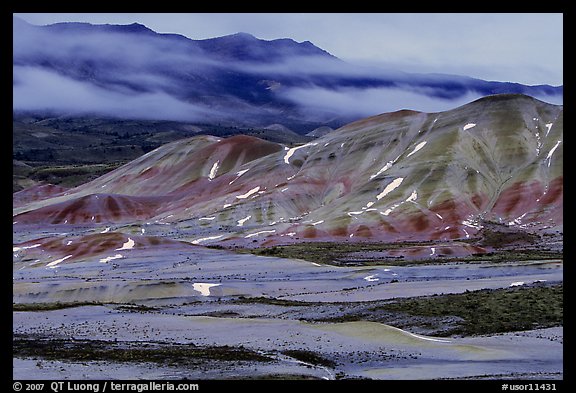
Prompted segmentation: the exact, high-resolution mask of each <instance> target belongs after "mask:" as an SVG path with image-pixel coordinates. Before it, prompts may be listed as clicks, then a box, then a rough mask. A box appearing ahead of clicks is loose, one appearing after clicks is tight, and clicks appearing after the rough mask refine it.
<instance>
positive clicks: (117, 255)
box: [100, 254, 123, 263]
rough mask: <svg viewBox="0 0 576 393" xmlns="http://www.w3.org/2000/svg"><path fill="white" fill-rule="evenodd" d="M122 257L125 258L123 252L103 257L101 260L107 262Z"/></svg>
mask: <svg viewBox="0 0 576 393" xmlns="http://www.w3.org/2000/svg"><path fill="white" fill-rule="evenodd" d="M120 258H123V256H122V254H116V255H112V256H109V257H106V258H102V259H100V262H102V263H106V262H110V261H113V260H114V259H120Z"/></svg>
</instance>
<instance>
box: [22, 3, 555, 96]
mask: <svg viewBox="0 0 576 393" xmlns="http://www.w3.org/2000/svg"><path fill="white" fill-rule="evenodd" d="M14 15H16V16H18V17H20V18H22V19H24V20H26V21H28V22H29V23H32V24H37V25H44V24H51V23H56V22H65V21H74V22H90V23H98V24H100V23H111V24H130V23H134V22H138V23H141V24H144V25H146V26H147V27H149V28H150V29H152V30H154V31H156V32H159V33H177V34H182V35H184V36H186V37H189V38H192V39H204V38H212V37H218V36H223V35H228V34H234V33H237V32H246V33H250V34H252V35H254V36H256V37H257V38H260V39H265V40H272V39H277V38H292V39H294V40H296V41H298V42H301V41H311V42H312V43H313V44H315V45H316V46H318V47H320V48H322V49H324V50H327V51H328V52H330V53H331V54H333V55H334V56H336V57H339V58H340V59H342V60H345V61H348V62H353V63H357V64H359V63H362V64H370V65H377V66H382V67H392V68H395V69H399V70H402V71H409V72H440V73H450V74H458V75H466V76H472V77H476V78H481V79H485V80H496V81H510V82H518V83H523V84H528V85H538V84H549V85H554V86H557V85H561V84H563V83H564V82H563V15H562V14H560V13H520V14H513V13H505V14H495V13H489V14H474V13H466V14H459V13H446V14H432V13H424V14H417V13H413V14H398V13H394V14H379V13H371V14H360V13H328V14H323V13H272V14H268V13H246V14H242V13H231V14H230V13H229V14H227V13H217V14H187V13H177V14H173V13H159V14H155V13H121V14H113V13H59V14H58V13H42V14H30V13H27V14H22V13H16V14H14Z"/></svg>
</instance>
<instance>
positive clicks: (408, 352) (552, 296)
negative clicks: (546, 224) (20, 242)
mask: <svg viewBox="0 0 576 393" xmlns="http://www.w3.org/2000/svg"><path fill="white" fill-rule="evenodd" d="M29 250H31V251H30V252H32V251H33V250H34V248H28V249H24V250H20V251H18V252H16V253H15V258H14V264H13V293H14V295H13V299H14V300H13V301H14V305H13V335H14V362H13V377H14V379H68V378H73V379H182V378H187V379H192V380H202V379H383V380H390V379H400V380H411V379H425V380H428V379H562V378H563V327H562V325H563V311H562V308H563V303H562V292H563V284H562V283H563V260H562V259H548V260H523V261H512V260H511V261H506V262H502V261H500V262H498V263H496V262H491V261H476V262H467V263H449V262H448V263H446V262H445V263H439V262H438V261H435V262H434V263H430V264H422V263H420V264H415V265H410V264H407V265H403V266H392V265H372V266H333V265H326V264H320V263H316V262H308V261H305V260H302V259H287V258H278V257H270V256H257V255H253V254H238V253H234V252H231V251H227V250H220V249H209V248H205V247H200V246H193V247H191V246H187V245H184V244H182V245H180V246H171V247H162V246H156V247H142V248H138V247H135V248H133V249H128V247H126V248H125V249H124V250H122V251H113V252H112V254H113V253H116V254H118V253H122V258H116V259H114V258H104V255H102V254H100V255H98V256H97V257H87V258H85V259H83V260H81V261H73V262H70V261H62V262H61V263H58V264H52V266H47V265H46V264H45V262H39V260H38V259H33V258H32V257H31V256H30V255H28V256H27V254H26V252H27V251H29ZM112 254H111V255H112ZM112 256H114V255H112Z"/></svg>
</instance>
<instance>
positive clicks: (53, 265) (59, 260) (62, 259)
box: [46, 255, 72, 268]
mask: <svg viewBox="0 0 576 393" xmlns="http://www.w3.org/2000/svg"><path fill="white" fill-rule="evenodd" d="M70 257H72V255H66V256H65V257H64V258H60V259H57V260H55V261H52V262H50V263H49V264H47V265H46V266H47V267H50V268H55V267H56V265H58V264H59V263H60V262H63V261H65V260H66V259H68V258H70Z"/></svg>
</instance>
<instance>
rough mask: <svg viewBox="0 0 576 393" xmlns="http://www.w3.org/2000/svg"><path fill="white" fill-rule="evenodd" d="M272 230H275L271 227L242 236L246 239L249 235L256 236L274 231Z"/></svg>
mask: <svg viewBox="0 0 576 393" xmlns="http://www.w3.org/2000/svg"><path fill="white" fill-rule="evenodd" d="M274 232H276V229H272V230H270V231H260V232H256V233H251V234H249V235H246V236H244V238H245V239H248V238H249V237H253V236H258V235H261V234H263V233H274Z"/></svg>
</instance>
